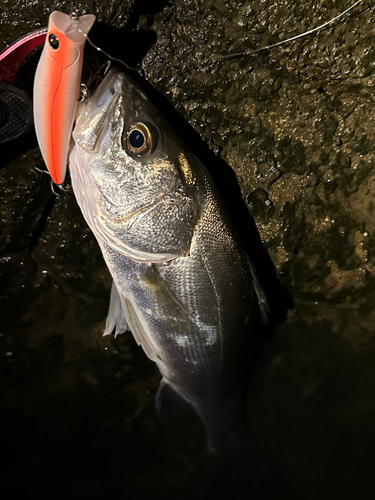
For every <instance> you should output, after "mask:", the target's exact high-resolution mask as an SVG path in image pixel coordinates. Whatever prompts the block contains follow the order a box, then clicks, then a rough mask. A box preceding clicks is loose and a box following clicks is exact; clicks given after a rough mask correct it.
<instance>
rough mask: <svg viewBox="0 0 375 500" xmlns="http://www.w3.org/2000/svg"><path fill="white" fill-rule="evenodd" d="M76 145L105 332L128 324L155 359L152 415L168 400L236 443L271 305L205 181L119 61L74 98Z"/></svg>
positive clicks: (214, 441) (212, 442)
mask: <svg viewBox="0 0 375 500" xmlns="http://www.w3.org/2000/svg"><path fill="white" fill-rule="evenodd" d="M73 142H74V146H73V148H72V151H71V154H70V157H69V169H70V175H71V182H72V187H73V191H74V194H75V197H76V199H77V202H78V205H79V207H80V209H81V211H82V213H83V216H84V218H85V219H86V221H87V223H88V225H89V227H90V228H91V230H92V232H93V233H94V235H95V237H96V239H97V241H98V244H99V246H100V249H101V251H102V254H103V257H104V259H105V262H106V264H107V266H108V269H109V271H110V273H111V275H112V277H113V285H112V290H111V299H110V305H109V312H108V317H107V321H106V327H105V332H104V333H111V332H112V331H113V330H115V331H116V333H119V332H120V331H124V330H126V329H127V328H129V329H130V330H131V332H132V334H133V336H134V338H135V340H136V341H137V343H138V344H139V345H141V346H142V348H143V350H144V351H145V353H146V355H147V356H148V357H149V358H150V359H151V360H152V361H154V362H155V363H156V365H157V367H158V369H159V371H160V373H161V375H162V379H161V383H160V386H159V389H158V392H157V395H156V407H157V408H158V409H159V410H162V409H163V407H164V408H165V407H168V400H169V399H170V398H175V401H180V402H181V403H185V404H188V405H189V406H190V407H192V408H193V409H194V410H195V412H196V413H197V414H198V416H199V417H200V418H201V420H202V421H203V423H204V425H205V428H206V430H207V441H208V448H209V450H210V451H212V452H214V453H225V452H227V451H228V450H232V449H233V448H236V447H238V446H241V443H242V442H243V441H244V433H245V432H246V425H245V422H244V415H243V412H242V410H241V403H240V401H241V394H242V391H243V387H244V384H245V380H246V374H247V373H248V370H249V359H250V355H251V348H252V343H253V341H254V338H255V337H256V334H257V332H258V331H259V328H260V325H261V321H262V320H261V319H262V317H263V318H267V315H268V304H267V298H266V296H265V293H264V291H263V289H262V286H261V284H260V282H259V280H258V278H257V275H256V272H255V270H254V267H253V265H252V263H251V261H250V259H249V257H248V255H247V253H246V252H245V250H244V249H243V246H242V244H241V241H240V239H239V237H238V235H237V233H236V230H235V228H234V226H233V223H232V222H231V220H230V218H229V216H228V213H227V211H226V208H225V207H224V205H223V203H222V201H221V198H220V196H219V194H218V192H217V189H216V187H215V185H214V182H213V180H212V178H211V176H210V175H209V173H208V171H207V169H206V168H205V167H204V165H203V164H202V163H201V162H200V161H199V160H198V159H197V158H196V157H195V156H194V155H193V154H192V153H191V151H190V150H189V149H188V148H187V146H186V145H185V144H184V142H183V140H182V139H181V138H180V137H179V136H178V135H177V134H176V133H175V131H174V130H173V129H172V128H171V126H169V124H168V123H167V122H166V120H165V119H164V118H163V117H162V115H161V114H160V113H159V111H158V110H157V109H156V108H155V106H154V105H153V104H152V103H151V101H150V99H149V98H148V96H147V95H146V93H145V92H144V91H143V90H142V89H141V88H140V87H139V86H137V85H136V83H135V82H134V81H133V80H132V79H131V78H130V77H129V76H127V75H126V74H124V73H122V72H120V71H119V70H118V69H116V68H113V69H111V70H110V71H109V72H108V73H107V75H106V76H105V77H104V79H103V81H102V82H101V83H100V85H99V87H98V88H97V89H96V91H95V92H94V93H93V95H92V96H91V97H90V98H88V99H86V100H84V101H83V102H80V103H79V105H78V110H77V118H76V124H75V127H74V129H73Z"/></svg>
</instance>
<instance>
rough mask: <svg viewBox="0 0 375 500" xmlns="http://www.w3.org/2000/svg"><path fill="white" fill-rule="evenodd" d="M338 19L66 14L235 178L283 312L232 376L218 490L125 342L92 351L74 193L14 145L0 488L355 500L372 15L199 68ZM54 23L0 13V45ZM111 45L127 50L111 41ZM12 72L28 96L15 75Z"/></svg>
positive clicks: (96, 326) (84, 232)
mask: <svg viewBox="0 0 375 500" xmlns="http://www.w3.org/2000/svg"><path fill="white" fill-rule="evenodd" d="M104 4H105V5H104ZM348 5H349V4H348V3H347V2H345V1H336V2H334V1H326V2H323V3H318V2H313V1H307V2H304V3H303V4H301V2H299V1H295V2H272V1H271V0H265V1H259V2H247V1H236V0H232V1H224V0H212V1H209V0H208V1H205V2H201V1H193V0H187V1H182V0H175V1H173V2H172V1H171V2H166V1H155V2H147V1H143V2H141V1H137V0H134V1H132V2H121V1H112V2H109V3H108V2H105V3H103V2H96V1H92V2H91V1H87V2H80V3H79V5H76V7H77V6H78V7H79V8H80V9H81V12H92V13H96V15H97V17H98V21H100V23H102V24H103V26H104V25H107V26H112V27H114V28H119V29H120V30H119V31H117V32H116V43H115V44H114V43H113V39H112V41H111V39H110V38H107V37H106V38H103V39H100V31H98V32H95V31H94V33H93V39H94V41H95V43H97V44H98V45H100V46H102V47H103V48H104V49H106V50H108V51H111V53H114V52H115V53H116V55H117V56H120V57H122V58H123V59H125V60H127V61H131V62H132V63H133V64H134V63H137V62H141V64H142V69H143V71H144V74H145V77H146V79H147V80H148V82H149V83H150V85H151V86H153V87H154V88H155V89H156V90H157V91H158V92H159V93H160V94H161V95H162V96H165V97H166V98H167V99H168V100H169V101H170V103H171V105H172V106H173V107H174V108H175V109H176V110H177V111H178V112H179V113H180V114H181V115H182V117H183V120H186V121H187V122H188V123H189V124H190V126H191V127H193V129H194V130H195V131H196V135H194V133H193V132H191V133H190V132H189V131H187V134H188V133H190V139H189V140H190V142H193V144H192V145H191V146H192V148H193V149H194V147H196V148H197V154H199V152H200V151H203V153H202V155H201V156H203V157H205V155H206V157H207V158H208V159H209V158H211V157H212V158H213V157H214V156H216V157H217V158H218V161H219V162H225V163H226V164H228V165H229V166H230V168H231V169H232V170H233V171H234V172H235V174H236V177H237V181H238V184H239V186H240V189H241V192H242V197H243V199H244V200H245V202H246V204H247V206H248V209H249V211H250V213H251V215H252V217H253V218H254V221H255V224H256V226H257V229H258V231H259V234H260V237H261V239H262V241H263V244H264V246H265V248H266V249H267V251H268V252H269V255H270V256H271V258H272V261H273V263H274V265H275V267H276V269H277V274H278V277H279V280H280V281H281V283H282V284H283V285H284V286H285V287H286V289H287V290H289V291H290V292H291V294H292V296H293V300H294V309H293V310H292V311H290V312H289V314H288V320H287V321H286V322H284V323H283V324H282V325H280V326H279V327H278V329H277V332H276V336H275V339H274V340H273V342H270V343H269V347H268V349H267V356H265V357H264V359H263V360H262V362H261V363H260V364H259V367H258V368H257V369H256V370H255V375H254V376H253V378H252V380H251V384H250V387H249V391H248V394H247V406H248V408H247V410H248V411H247V420H248V426H249V429H250V432H251V434H252V436H253V440H254V444H255V447H256V449H257V452H256V454H255V457H256V458H252V459H251V460H249V463H248V469H247V470H246V474H245V472H244V471H242V469H240V470H241V471H242V472H243V473H242V476H241V474H240V475H239V476H236V475H234V476H233V477H235V478H236V479H235V481H234V482H235V483H236V490H234V489H233V484H232V483H233V481H232V483H231V480H230V477H231V474H232V475H233V474H234V473H233V470H231V468H230V467H229V466H228V464H224V465H223V464H222V465H221V467H222V469H220V467H219V468H218V465H217V464H215V461H213V460H212V459H211V458H210V457H208V456H207V455H206V452H205V435H204V430H203V429H202V427H201V425H200V423H199V422H198V421H196V420H195V419H194V418H193V417H191V419H190V420H189V418H188V417H187V418H186V420H184V419H182V420H180V419H174V420H173V419H172V422H170V423H169V424H168V425H163V424H161V423H159V422H158V420H157V418H156V414H155V410H154V407H153V402H154V396H155V392H156V390H157V386H158V380H159V374H158V372H157V369H156V368H155V367H154V365H153V363H152V362H151V361H149V360H148V359H147V358H146V356H145V355H144V353H143V351H142V350H141V349H140V348H138V347H137V345H136V344H135V342H134V340H133V338H132V336H131V334H130V333H128V334H125V335H121V336H118V337H117V338H116V339H115V338H112V337H104V338H103V337H102V335H101V334H102V331H103V327H104V321H105V317H106V312H107V307H108V298H109V291H110V284H111V279H110V276H109V274H108V271H107V269H106V266H105V264H104V262H103V260H102V257H101V254H100V251H99V248H98V246H97V243H96V241H95V240H94V238H93V236H92V235H91V233H90V231H89V230H88V228H87V226H86V224H85V222H84V220H83V218H82V216H81V214H80V211H79V209H78V207H77V205H76V202H75V199H74V196H73V195H72V194H62V195H61V196H60V197H56V196H55V195H54V194H53V193H52V192H51V190H50V184H49V179H48V177H47V176H46V175H44V174H42V173H39V172H37V171H35V169H34V167H35V166H37V167H38V168H40V169H43V168H44V167H43V161H42V159H41V157H40V154H39V151H38V148H37V146H36V141H35V137H34V135H33V133H32V132H31V133H30V134H29V135H28V136H27V137H24V138H23V139H22V140H21V141H17V142H14V143H12V144H11V145H9V146H7V147H2V151H1V158H0V163H1V167H2V168H1V170H0V185H1V192H2V199H1V209H0V210H1V219H2V222H1V233H0V250H1V255H0V272H1V278H0V279H1V296H0V309H1V318H2V321H1V324H0V332H1V333H0V335H1V336H0V353H1V361H0V372H1V377H0V394H1V415H2V421H3V422H2V431H1V434H2V443H3V444H2V455H3V458H4V459H5V464H6V469H5V470H6V474H5V478H6V481H5V482H4V483H3V484H4V488H5V487H8V486H9V487H12V488H13V489H14V491H18V490H19V491H21V492H23V493H36V492H38V493H39V494H40V495H43V494H44V493H46V494H53V495H54V496H56V497H58V498H60V497H63V496H64V498H66V496H67V495H69V496H70V497H71V498H76V497H77V498H78V497H82V496H83V497H88V496H90V497H92V498H99V496H102V495H103V494H107V495H108V492H111V494H112V493H113V494H115V493H117V494H121V495H126V494H127V495H128V497H129V498H133V497H134V498H135V495H136V497H137V498H150V496H151V495H152V496H153V498H171V499H172V498H181V499H184V498H193V497H194V498H199V497H200V496H202V497H203V496H207V492H208V491H209V492H212V491H214V492H215V494H216V495H217V496H218V497H219V498H220V495H222V496H230V495H232V496H234V495H235V497H236V498H250V497H254V498H262V497H265V498H278V499H281V498H295V499H297V498H301V497H302V495H303V498H307V499H310V498H311V499H316V498H321V499H323V498H334V499H336V498H337V499H351V498H354V497H356V498H370V494H371V492H372V491H373V488H374V486H375V484H374V483H375V480H374V479H373V477H372V476H373V474H372V471H373V467H374V460H373V449H374V446H375V423H374V422H375V419H374V416H375V398H374V393H375V348H374V345H375V344H374V341H375V339H374V319H375V313H374V304H375V290H374V269H375V255H374V250H373V247H374V238H375V236H374V229H375V227H374V225H375V223H374V222H373V211H374V201H373V195H374V194H375V177H374V171H373V162H374V159H375V158H374V145H375V136H374V126H373V123H374V119H375V111H374V106H373V102H374V97H373V90H374V83H375V66H374V60H375V57H374V56H375V54H374V50H375V49H374V48H373V43H372V41H373V32H372V24H373V18H374V7H369V8H366V6H367V4H366V3H365V2H364V3H363V4H361V5H359V6H358V7H357V8H356V9H355V10H353V11H352V13H353V14H356V15H353V16H352V17H349V16H346V17H344V18H343V19H342V20H340V21H339V22H337V23H335V24H334V25H333V26H331V27H328V28H327V29H325V30H322V31H321V32H319V33H315V34H313V35H311V36H309V37H306V38H302V39H300V40H298V41H296V42H294V43H289V44H285V45H282V46H280V47H277V48H274V49H271V50H269V51H264V52H259V53H257V54H256V55H248V56H244V57H238V58H234V59H230V60H226V61H222V62H220V63H217V64H208V63H210V62H212V61H213V60H214V59H218V58H219V57H220V56H224V55H227V54H229V53H236V52H241V51H245V50H249V49H255V48H258V47H262V46H265V45H269V44H272V43H276V42H278V41H280V40H283V39H286V38H289V37H291V36H294V35H296V34H299V33H302V32H303V31H306V30H309V29H312V28H314V27H315V26H318V25H319V24H323V23H324V22H326V21H328V20H329V19H331V18H333V17H334V16H336V15H337V14H338V13H339V12H341V11H343V10H345V9H346V8H347V7H348ZM56 8H57V9H59V10H63V11H65V12H69V11H70V9H71V5H70V3H69V2H60V3H59V2H50V1H46V2H43V3H40V2H37V1H33V2H12V4H11V5H10V3H9V2H7V1H6V0H1V1H0V22H1V28H2V29H1V34H0V49H1V50H2V48H5V47H6V46H7V44H9V43H10V42H11V41H13V40H15V39H16V38H17V37H18V36H21V35H22V34H24V33H27V32H28V31H31V30H33V29H36V28H38V27H40V26H44V25H46V24H47V19H48V15H49V13H50V12H51V11H52V10H53V9H56ZM103 29H104V28H103ZM129 33H130V34H129ZM95 36H96V38H95ZM121 37H134V38H130V39H133V40H138V41H139V46H138V45H137V44H132V45H130V44H128V45H127V44H121V43H117V40H121ZM142 40H143V42H142ZM145 41H146V42H145ZM142 44H143V45H142ZM139 54H142V57H141V58H140V57H139ZM144 54H145V56H144V57H143V55H144ZM20 76H22V81H23V83H24V84H25V85H26V87H30V85H31V84H32V74H31V70H30V71H27V67H26V68H25V69H24V70H23V73H22V71H21V74H20ZM198 134H199V136H200V137H199V136H198ZM194 141H195V142H196V145H194ZM205 149H206V150H207V151H208V149H210V150H211V152H212V153H211V155H212V156H210V154H208V153H206V152H205ZM215 165H216V164H215ZM207 166H208V167H210V165H207ZM211 168H212V165H211ZM224 197H225V193H224ZM226 201H227V203H228V199H226ZM236 223H237V225H238V226H241V220H237V221H236ZM245 229H246V228H245ZM245 232H246V231H245ZM280 300H281V299H280ZM255 463H256V464H257V465H256V466H255ZM258 469H259V470H258ZM250 470H255V472H253V473H250V472H249V471H250ZM218 471H221V473H220V472H218ZM237 472H238V471H237ZM226 476H227V478H229V479H227V480H226V479H225V478H226ZM240 476H241V477H242V479H240V478H239V477H240ZM244 476H246V478H247V479H246V480H243V477H244ZM228 484H231V488H232V489H229V490H226V488H227V487H228ZM228 491H229V492H228ZM262 495H263V496H262Z"/></svg>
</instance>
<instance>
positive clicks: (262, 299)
mask: <svg viewBox="0 0 375 500" xmlns="http://www.w3.org/2000/svg"><path fill="white" fill-rule="evenodd" d="M248 264H249V269H250V273H251V277H252V280H253V288H254V291H255V295H256V298H257V300H258V307H259V312H260V317H261V321H262V324H263V325H264V326H267V325H268V323H269V317H270V308H269V305H268V300H267V296H266V293H265V291H264V290H263V287H262V285H261V283H260V281H259V278H258V275H257V272H256V270H255V267H254V266H253V264H252V263H251V261H250V259H248Z"/></svg>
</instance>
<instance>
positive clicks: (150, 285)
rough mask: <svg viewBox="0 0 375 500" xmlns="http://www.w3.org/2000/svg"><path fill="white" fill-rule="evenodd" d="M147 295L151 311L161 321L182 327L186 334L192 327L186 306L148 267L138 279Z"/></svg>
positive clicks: (154, 271) (150, 267)
mask: <svg viewBox="0 0 375 500" xmlns="http://www.w3.org/2000/svg"><path fill="white" fill-rule="evenodd" d="M139 280H140V282H141V283H142V285H143V288H144V291H145V293H146V294H147V297H148V299H149V302H150V303H151V304H152V310H153V311H155V315H156V316H157V318H159V319H160V320H161V321H168V322H169V323H171V324H173V322H175V323H176V324H179V325H180V327H181V325H184V330H185V332H186V333H187V334H188V333H189V331H190V330H191V329H192V328H193V327H194V321H193V319H192V318H191V317H190V316H189V313H188V311H187V309H186V306H185V305H184V304H183V303H182V302H181V300H180V299H179V298H178V297H177V296H176V294H175V293H174V292H173V290H172V289H171V287H170V286H169V285H168V283H167V282H166V281H165V280H164V279H163V278H162V276H160V274H159V272H158V270H157V269H156V267H155V266H153V265H152V266H149V268H148V270H147V272H146V273H145V274H143V275H141V276H140V277H139Z"/></svg>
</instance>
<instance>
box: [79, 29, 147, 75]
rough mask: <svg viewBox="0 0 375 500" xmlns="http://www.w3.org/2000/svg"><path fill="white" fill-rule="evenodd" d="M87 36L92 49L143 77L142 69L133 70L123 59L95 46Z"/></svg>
mask: <svg viewBox="0 0 375 500" xmlns="http://www.w3.org/2000/svg"><path fill="white" fill-rule="evenodd" d="M85 36H86V40H87V41H88V42H89V44H90V45H91V46H92V47H94V49H96V50H97V51H98V52H101V53H102V54H104V55H105V56H106V57H108V59H110V60H111V61H115V62H118V63H120V64H122V65H124V66H125V68H127V69H129V70H130V71H136V72H137V73H138V74H139V75H142V70H141V69H140V68H132V67H131V66H129V65H128V64H126V62H124V61H123V60H122V59H117V57H112V56H111V55H109V54H108V52H106V51H105V50H103V49H101V48H100V47H98V46H97V45H95V43H94V42H92V41H91V40H90V38H89V37H88V35H85ZM107 71H108V68H107Z"/></svg>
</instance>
